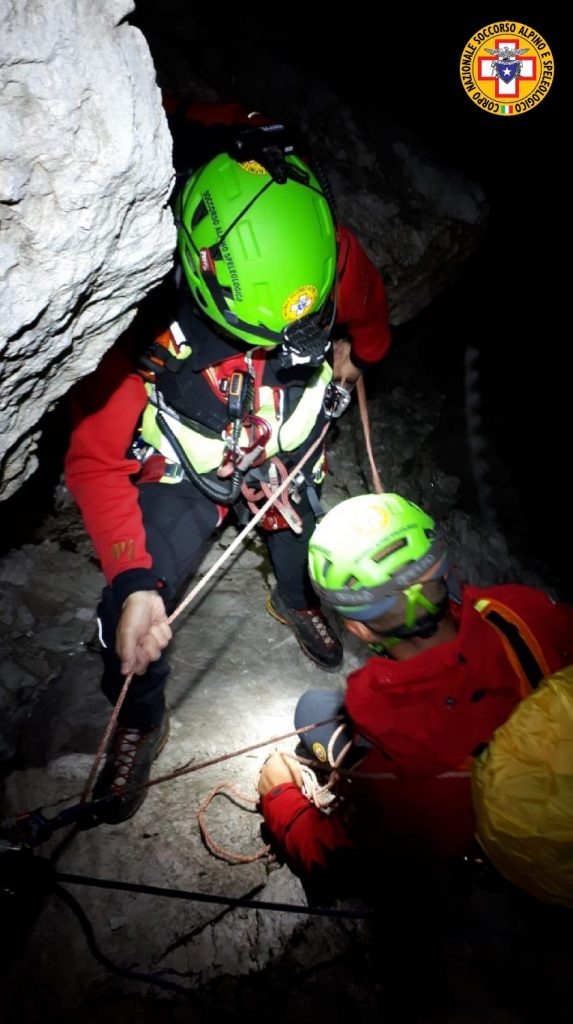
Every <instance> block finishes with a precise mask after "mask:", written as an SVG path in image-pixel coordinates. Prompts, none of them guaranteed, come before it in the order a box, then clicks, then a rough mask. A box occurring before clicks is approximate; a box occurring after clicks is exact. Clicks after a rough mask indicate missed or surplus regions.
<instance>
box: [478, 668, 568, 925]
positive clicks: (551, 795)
mask: <svg viewBox="0 0 573 1024" xmlns="http://www.w3.org/2000/svg"><path fill="white" fill-rule="evenodd" d="M472 791H473V799H474V806H475V811H476V817H477V835H478V839H479V842H480V843H481V845H482V847H483V848H484V850H485V852H486V854H487V855H488V857H489V858H490V860H491V861H492V862H493V864H494V865H495V867H496V868H497V870H498V871H499V872H500V874H502V875H504V876H505V877H506V878H507V879H509V881H510V882H513V883H514V885H518V886H520V887H521V888H522V889H525V890H526V891H527V892H529V893H530V894H531V895H532V896H536V897H537V898H538V899H541V900H544V901H546V902H550V903H560V904H562V905H564V906H566V907H572V908H573V666H570V667H569V668H566V669H563V670H562V671H561V672H557V673H556V674H555V675H552V676H549V677H548V678H547V679H545V680H544V681H543V682H542V683H541V686H540V687H539V689H538V690H536V691H535V692H534V693H532V694H531V696H529V697H527V699H526V700H523V701H522V702H521V704H519V705H518V706H517V707H516V709H515V710H514V712H513V714H512V715H511V716H510V718H509V719H508V720H507V722H505V723H504V725H502V726H501V727H500V728H499V729H497V730H496V732H495V734H494V737H493V739H492V741H491V743H490V744H489V747H488V748H487V749H486V750H485V751H484V752H483V754H481V755H480V757H479V758H477V759H476V762H475V765H474V773H473V781H472Z"/></svg>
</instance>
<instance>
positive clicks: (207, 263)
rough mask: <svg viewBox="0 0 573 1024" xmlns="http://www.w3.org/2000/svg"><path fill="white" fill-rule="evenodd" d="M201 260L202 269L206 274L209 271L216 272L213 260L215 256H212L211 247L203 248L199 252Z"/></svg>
mask: <svg viewBox="0 0 573 1024" xmlns="http://www.w3.org/2000/svg"><path fill="white" fill-rule="evenodd" d="M199 260H200V263H201V270H202V271H203V273H204V274H206V273H209V272H210V273H211V274H214V273H215V264H214V262H213V257H212V256H211V253H210V251H209V249H201V251H200V252H199Z"/></svg>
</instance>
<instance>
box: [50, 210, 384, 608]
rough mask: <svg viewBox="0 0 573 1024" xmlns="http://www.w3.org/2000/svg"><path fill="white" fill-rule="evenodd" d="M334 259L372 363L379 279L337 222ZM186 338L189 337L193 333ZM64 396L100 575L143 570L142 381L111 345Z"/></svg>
mask: <svg viewBox="0 0 573 1024" xmlns="http://www.w3.org/2000/svg"><path fill="white" fill-rule="evenodd" d="M338 262H339V274H340V283H339V296H338V308H337V317H336V324H337V325H338V326H340V327H341V329H343V330H344V332H345V333H346V334H347V336H348V338H349V340H350V342H351V348H352V355H353V356H354V358H355V359H356V362H357V363H358V364H359V365H360V366H361V367H365V366H368V365H373V364H374V363H376V362H378V361H379V360H380V359H382V357H383V356H384V355H385V354H386V352H387V350H388V347H389V344H390V329H389V326H388V310H387V303H386V295H385V291H384V285H383V283H382V279H381V277H380V275H379V273H378V271H377V270H376V268H375V267H374V265H373V264H372V262H371V261H370V259H369V258H368V256H367V255H366V253H365V252H364V249H363V248H362V247H361V245H360V243H359V242H358V240H357V239H356V237H355V235H353V234H352V232H351V231H349V230H348V229H346V228H343V227H341V228H340V229H339V259H338ZM189 340H190V342H191V344H192V342H193V339H192V338H190V339H189ZM269 351H270V350H269ZM72 401H73V417H74V426H73V430H72V435H71V441H70V447H69V450H68V453H67V456H66V463H65V473H66V483H67V485H68V487H69V489H70V491H71V493H72V495H73V496H74V498H75V500H76V502H77V503H78V505H79V507H80V509H81V512H82V516H83V519H84V523H85V526H86V529H87V531H88V533H89V534H90V537H91V539H92V543H93V545H94V548H95V550H96V553H97V555H98V558H99V559H100V561H101V564H102V568H103V572H104V574H105V577H106V579H107V581H108V582H111V581H112V580H113V579H114V578H115V577H116V576H118V575H119V574H120V573H122V572H124V571H126V570H133V569H145V570H150V569H151V568H152V560H151V556H150V554H149V552H148V550H147V546H146V538H145V530H144V527H143V522H142V517H141V510H140V507H139V503H138V500H137V490H136V488H135V487H134V486H133V483H132V478H134V477H135V475H136V474H138V473H139V471H140V468H141V467H140V464H139V463H138V462H137V461H135V460H134V459H132V458H129V457H128V453H129V448H130V444H131V442H132V440H133V437H134V434H135V431H136V428H137V425H138V422H139V419H140V417H141V414H142V412H143V409H144V408H145V405H146V402H147V395H146V391H145V388H144V384H143V381H142V379H141V377H140V376H139V374H138V373H136V372H135V370H134V367H133V364H132V363H131V362H130V360H129V359H128V358H127V357H126V356H125V355H124V354H123V353H122V352H121V351H119V350H117V349H113V350H111V351H110V352H108V353H107V354H106V356H104V359H103V360H102V362H101V364H100V365H99V367H98V368H97V370H96V371H95V372H94V373H93V374H91V375H90V376H89V377H86V378H85V379H84V380H83V381H82V382H81V383H80V384H79V385H78V387H77V388H76V389H75V391H74V394H73V399H72ZM159 475H161V474H159ZM135 589H138V587H137V586H136V587H135Z"/></svg>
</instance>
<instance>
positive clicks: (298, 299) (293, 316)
mask: <svg viewBox="0 0 573 1024" xmlns="http://www.w3.org/2000/svg"><path fill="white" fill-rule="evenodd" d="M317 298H318V291H317V290H316V288H315V287H314V285H313V284H305V285H303V287H302V288H297V290H296V292H291V294H290V295H289V297H288V299H285V301H284V302H283V320H287V321H289V323H290V322H291V321H292V320H300V318H301V316H306V314H307V313H310V311H311V309H312V307H313V306H314V304H315V302H316V300H317Z"/></svg>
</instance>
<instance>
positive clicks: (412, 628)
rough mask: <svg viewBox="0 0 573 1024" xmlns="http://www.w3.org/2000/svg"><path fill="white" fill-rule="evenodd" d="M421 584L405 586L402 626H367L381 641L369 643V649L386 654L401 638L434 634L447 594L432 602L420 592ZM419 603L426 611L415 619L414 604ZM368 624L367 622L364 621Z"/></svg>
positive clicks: (443, 610) (445, 605) (410, 638)
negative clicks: (438, 600) (389, 627)
mask: <svg viewBox="0 0 573 1024" xmlns="http://www.w3.org/2000/svg"><path fill="white" fill-rule="evenodd" d="M422 588H423V584H422V583H413V584H412V586H410V587H406V589H405V590H404V591H403V594H404V596H405V598H406V601H407V606H406V616H405V621H404V625H403V626H394V627H393V629H391V630H388V632H386V631H385V630H378V629H372V627H371V626H368V628H369V629H370V631H371V632H372V633H374V634H376V636H379V637H380V640H381V643H380V644H378V643H376V644H369V645H368V646H369V647H370V650H371V651H373V652H374V653H376V654H386V653H389V652H390V651H391V649H392V648H393V647H395V646H396V644H399V643H401V642H402V641H403V640H414V639H416V638H417V637H419V638H420V639H421V640H427V639H428V638H429V637H431V636H434V634H435V633H436V631H437V629H438V624H439V622H440V621H441V619H443V617H444V615H445V613H446V611H447V608H448V604H449V596H448V594H446V595H445V597H444V598H443V599H442V600H441V601H440V602H439V603H438V604H434V603H433V601H430V600H428V598H427V597H426V596H425V595H424V594H423V593H422ZM418 604H419V605H420V606H421V607H422V608H424V609H425V611H426V612H427V614H426V615H422V616H421V617H420V618H419V619H416V617H415V615H416V605H418ZM366 625H368V623H366Z"/></svg>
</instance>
